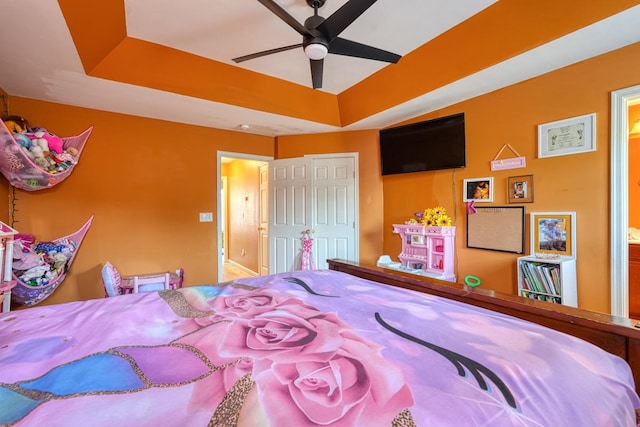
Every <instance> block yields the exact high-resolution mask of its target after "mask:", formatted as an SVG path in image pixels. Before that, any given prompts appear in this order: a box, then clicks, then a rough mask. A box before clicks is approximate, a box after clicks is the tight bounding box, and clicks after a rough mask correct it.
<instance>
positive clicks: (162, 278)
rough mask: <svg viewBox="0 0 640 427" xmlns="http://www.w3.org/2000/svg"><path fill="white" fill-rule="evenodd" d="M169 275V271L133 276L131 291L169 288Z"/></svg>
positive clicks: (135, 292) (152, 290) (151, 290)
mask: <svg viewBox="0 0 640 427" xmlns="http://www.w3.org/2000/svg"><path fill="white" fill-rule="evenodd" d="M170 281H171V275H170V274H169V273H164V274H157V275H142V276H133V293H134V294H137V293H138V292H154V291H161V290H163V289H171V288H172V286H171V282H170Z"/></svg>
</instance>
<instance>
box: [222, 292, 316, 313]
mask: <svg viewBox="0 0 640 427" xmlns="http://www.w3.org/2000/svg"><path fill="white" fill-rule="evenodd" d="M283 304H288V305H291V304H292V305H304V303H303V302H302V301H300V300H298V299H296V298H292V297H290V296H288V295H286V294H282V293H279V292H273V291H270V290H268V289H257V290H255V291H250V292H246V293H244V294H241V295H232V296H228V297H221V298H216V299H215V300H213V301H212V303H211V308H212V309H213V310H214V311H215V312H216V313H218V314H222V315H225V316H233V317H244V318H251V317H253V316H256V315H258V314H260V313H264V312H266V311H271V310H273V309H274V308H275V307H277V306H280V305H283Z"/></svg>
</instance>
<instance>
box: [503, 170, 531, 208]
mask: <svg viewBox="0 0 640 427" xmlns="http://www.w3.org/2000/svg"><path fill="white" fill-rule="evenodd" d="M507 200H508V201H509V203H532V202H533V175H520V176H510V177H509V178H507Z"/></svg>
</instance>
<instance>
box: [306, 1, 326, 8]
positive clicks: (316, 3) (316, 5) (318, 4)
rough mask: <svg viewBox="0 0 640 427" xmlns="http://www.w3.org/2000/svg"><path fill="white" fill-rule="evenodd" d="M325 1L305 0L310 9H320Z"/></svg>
mask: <svg viewBox="0 0 640 427" xmlns="http://www.w3.org/2000/svg"><path fill="white" fill-rule="evenodd" d="M326 1H327V0H307V4H308V5H309V6H311V7H312V8H314V9H315V8H321V7H322V6H324V3H325V2H326Z"/></svg>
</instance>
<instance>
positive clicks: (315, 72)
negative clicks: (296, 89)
mask: <svg viewBox="0 0 640 427" xmlns="http://www.w3.org/2000/svg"><path fill="white" fill-rule="evenodd" d="M309 63H310V64H311V81H312V82H313V88H314V89H320V88H321V87H322V70H323V69H324V59H318V60H315V59H310V60H309Z"/></svg>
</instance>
